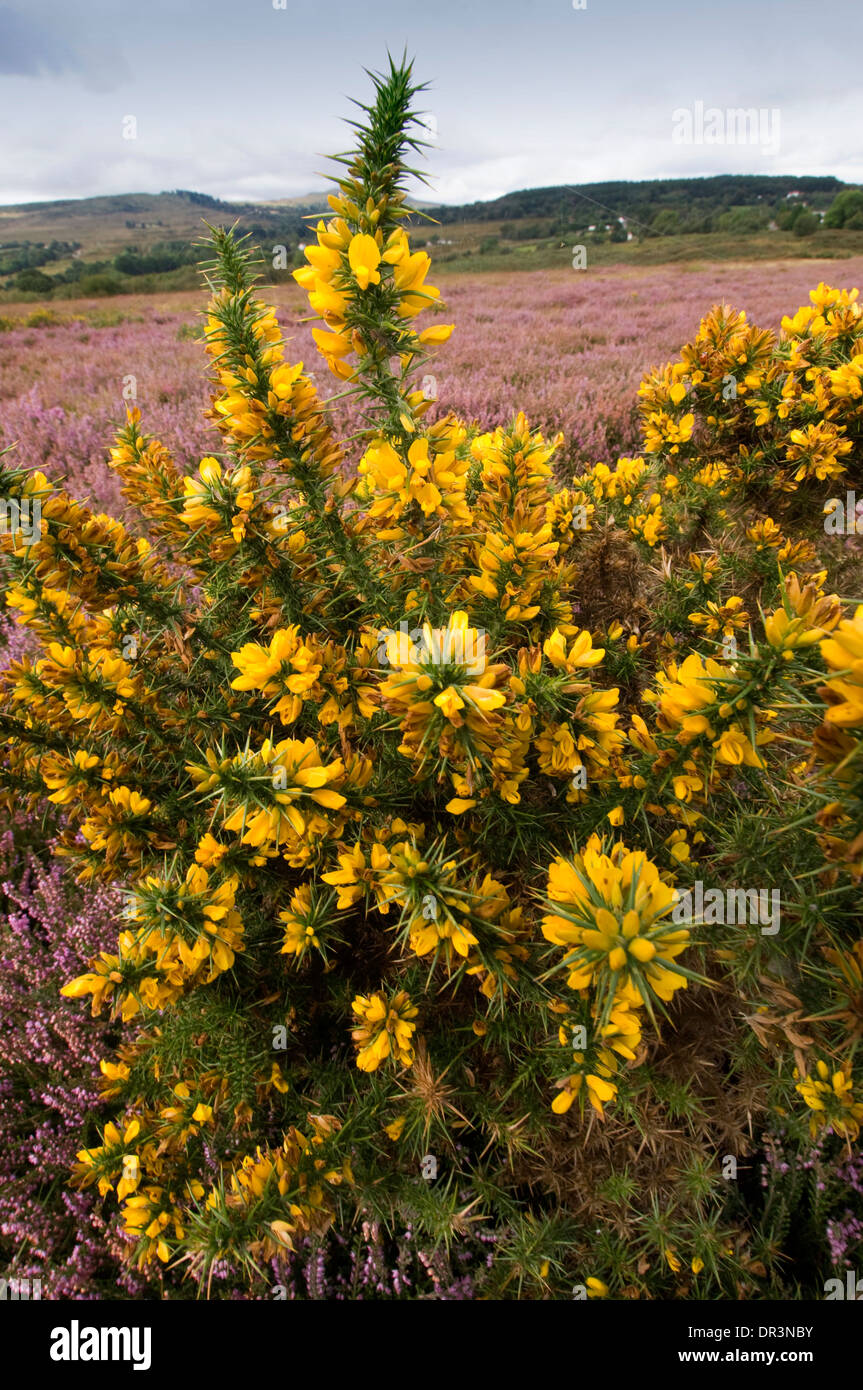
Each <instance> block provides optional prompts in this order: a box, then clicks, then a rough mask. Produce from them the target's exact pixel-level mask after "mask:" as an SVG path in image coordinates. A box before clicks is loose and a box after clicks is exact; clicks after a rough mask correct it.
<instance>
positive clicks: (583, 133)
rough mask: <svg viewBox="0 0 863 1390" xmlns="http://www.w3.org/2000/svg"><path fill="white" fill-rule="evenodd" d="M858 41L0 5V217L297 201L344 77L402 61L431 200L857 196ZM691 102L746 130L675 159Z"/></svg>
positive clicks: (809, 8) (303, 5)
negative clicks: (654, 182) (142, 204)
mask: <svg viewBox="0 0 863 1390" xmlns="http://www.w3.org/2000/svg"><path fill="white" fill-rule="evenodd" d="M581 2H582V0H576V3H581ZM282 3H284V4H285V8H284V9H281V8H278V9H277V8H275V5H277V4H282ZM861 41H863V4H861V3H860V0H717V3H706V0H653V3H651V0H585V8H583V9H575V8H574V3H573V0H328V2H327V0H8V3H4V0H0V121H2V131H3V139H2V145H0V203H14V202H25V201H36V200H40V199H49V198H62V197H84V196H87V195H90V194H96V193H125V192H151V193H158V192H161V191H162V190H164V189H171V188H189V189H194V190H197V191H200V192H203V193H209V194H212V195H214V196H216V197H224V198H229V199H246V198H248V199H258V198H261V199H265V198H279V197H292V196H295V195H297V194H302V193H306V192H309V191H310V190H313V189H319V188H321V186H322V183H321V179H320V177H319V174H320V173H321V171H323V170H324V169H325V167H326V166H325V161H324V160H323V159H322V157H321V154H322V153H332V152H334V151H337V150H340V149H343V148H345V144H346V139H347V138H349V137H347V136H346V131H345V128H344V127H343V126H341V124H340V119H339V118H340V117H344V116H347V115H350V114H351V108H350V103H349V97H351V96H357V97H360V98H363V99H364V98H366V97H367V95H368V91H369V83H368V79H367V78H366V76H365V74H364V72H363V68H364V67H367V68H379V67H380V66H381V65H382V64H383V63H384V62H385V60H386V50H387V48H389V49H390V50H392V51H393V52H394V53H397V54H401V52H402V50H403V48H404V47H405V45H406V46H407V49H408V52H409V53H410V54H413V55H414V56H415V58H416V69H415V70H416V73H417V75H418V76H419V77H420V78H422V79H423V80H427V81H429V82H430V83H431V84H432V85H431V90H430V91H429V93H428V95H427V98H426V102H425V105H426V107H427V109H428V111H429V112H430V113H431V115H432V117H433V119H434V124H435V127H436V132H437V141H436V145H435V148H434V149H433V150H431V151H430V152H429V157H428V172H429V176H430V178H431V180H432V182H433V186H434V190H435V194H436V196H437V197H438V198H439V199H440V200H441V201H443V202H463V201H469V200H473V199H475V198H493V197H496V196H497V195H499V194H501V193H506V192H508V191H510V190H512V189H518V188H530V187H540V186H542V185H547V184H557V183H589V182H596V181H599V180H603V179H644V178H660V177H668V178H675V177H683V176H687V175H696V174H716V173H772V174H777V173H793V174H835V175H836V176H837V177H839V178H842V179H847V180H849V181H851V182H863V140H861V132H863V84H861V78H860V75H859V74H860V61H859V54H860V51H861V47H863V43H861ZM699 102H700V103H702V104H703V108H704V110H705V114H707V113H709V111H710V110H711V109H713V110H714V111H719V112H720V113H722V114H723V118H724V113H725V112H727V111H728V110H731V109H736V108H741V107H745V108H758V109H760V110H763V112H764V116H763V121H764V125H763V127H762V132H761V135H760V136H759V138H758V140H756V142H755V143H751V144H750V143H743V142H738V143H705V142H704V141H703V140H702V141H699V140H698V139H697V138H696V137H697V135H698V128H697V125H693V130H692V135H693V138H692V140H691V141H690V142H688V143H686V142H680V141H679V140H675V139H674V138H673V132H674V129H675V116H674V113H675V112H678V113H679V112H680V111H681V110H687V111H693V112H694V111H695V108H696V103H699ZM777 112H778V118H777V117H776V115H775V114H774V113H777ZM128 117H134V118H135V127H136V138H135V139H127V138H124V129H125V130H126V131H129V130H131V129H132V126H131V125H130V123H129V122H128V120H127V119H126V118H128ZM713 119H714V124H713V127H712V129H713V131H714V132H717V131H718V132H719V133H722V132H723V130H725V132H726V133H727V134H732V135H733V133H734V132H733V131H731V130H730V129H729V127H728V126H727V125H726V126H723V124H722V122H721V121H720V122H719V124H717V123H716V118H715V117H714V118H713ZM676 120H677V127H676V128H677V130H678V133H680V132H681V131H683V125H682V122H681V118H680V117H679V115H678V117H677V118H676ZM777 136H778V140H777V138H776V137H777ZM425 196H426V197H428V196H430V195H429V194H426V195H425Z"/></svg>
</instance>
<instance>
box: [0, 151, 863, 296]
mask: <svg viewBox="0 0 863 1390" xmlns="http://www.w3.org/2000/svg"><path fill="white" fill-rule="evenodd" d="M416 206H417V207H418V208H419V211H418V213H417V214H416V216H415V217H414V218H413V219H412V220H413V223H414V232H415V245H416V246H417V247H422V246H425V245H428V246H429V247H434V249H435V259H436V262H437V263H438V265H443V266H446V267H447V268H450V267H451V268H452V269H468V268H472V267H473V266H477V267H478V268H482V269H486V270H489V269H503V268H507V269H513V270H514V269H528V268H530V267H532V266H536V267H538V266H540V265H556V264H559V263H560V264H562V263H563V262H564V260H565V259H567V258H568V257H569V256H571V254H572V251H571V248H572V246H573V245H574V244H576V243H583V244H589V245H590V246H591V248H592V249H591V257H592V264H597V263H599V262H600V261H603V260H607V259H609V258H611V259H614V260H620V259H623V260H640V261H648V260H649V261H651V262H652V263H656V262H658V261H659V260H663V259H668V260H680V259H691V258H692V257H693V256H697V257H699V258H702V259H703V258H705V257H706V258H707V259H711V258H713V259H728V258H730V257H734V256H746V255H749V256H750V257H752V256H754V257H756V258H762V257H770V256H774V257H778V258H782V257H784V256H788V255H791V256H799V255H812V254H819V255H829V256H842V255H847V254H851V253H852V252H855V251H856V250H857V249H858V248H857V246H856V241H855V244H854V245H853V246H852V245H851V238H852V237H853V236H854V235H855V234H856V236H857V238H858V239H860V238H861V237H863V192H861V191H860V190H855V189H852V188H850V187H849V186H847V185H846V184H843V183H842V182H841V181H840V180H839V179H835V178H832V177H828V176H825V177H819V178H814V177H806V178H794V177H792V176H783V175H779V176H767V175H733V174H724V175H718V176H716V177H713V178H705V179H650V180H643V181H641V182H620V181H618V182H608V183H593V184H581V185H577V186H573V187H569V186H566V185H558V186H555V187H552V188H532V189H523V190H521V191H519V192H515V193H507V194H505V195H504V196H503V197H501V198H495V199H492V200H490V201H488V202H475V203H468V204H464V205H462V206H458V207H454V206H451V205H438V206H434V205H430V204H428V203H418V204H417V205H416ZM327 211H328V208H327V203H326V200H325V199H324V198H323V197H320V198H316V197H315V195H313V194H308V195H306V200H305V201H304V200H303V199H279V200H274V201H271V202H266V203H233V202H226V201H222V200H220V199H218V198H212V197H210V196H209V195H207V194H205V193H195V192H192V191H190V190H188V189H175V190H174V191H173V192H168V193H155V194H154V193H129V194H117V195H114V196H111V197H99V198H80V199H76V198H66V199H63V200H60V201H57V202H47V203H25V204H20V205H18V206H15V207H0V300H4V301H14V300H22V299H23V300H25V301H27V300H40V301H41V300H46V299H73V298H90V297H92V296H94V295H96V296H98V295H112V294H123V293H132V292H138V293H143V294H150V293H154V292H162V291H169V290H174V289H178V290H179V289H191V288H194V287H197V285H198V284H199V283H200V280H199V273H198V269H197V264H198V262H199V261H200V260H201V259H202V257H203V255H204V252H203V251H202V247H201V239H202V237H203V236H204V235H205V223H207V222H209V223H213V224H216V225H221V226H226V225H233V224H235V223H236V224H237V225H238V226H239V228H240V230H241V231H244V232H248V233H249V234H250V235H251V236H252V238H253V240H254V241H255V242H256V243H257V244H258V245H259V246H260V248H261V251H262V253H263V257H264V263H265V265H267V263H268V262H271V264H272V269H270V268H269V266H268V268H267V276H268V278H269V279H272V280H273V281H275V282H279V281H280V280H286V279H287V278H288V277H289V276H290V273H291V270H292V269H293V268H294V267H296V266H298V265H301V264H303V263H304V260H303V254H302V251H301V249H300V248H301V247H302V245H303V243H304V242H306V241H307V240H309V239H310V235H311V232H310V226H309V219H312V220H314V219H315V218H317V217H318V216H320V215H321V214H322V213H326V212H327ZM430 219H431V222H435V221H436V222H437V223H438V224H440V225H439V227H438V228H437V229H435V228H434V227H433V226H432V225H431V224H430ZM659 238H661V239H662V240H661V241H659V240H657V239H659ZM804 239H805V240H804ZM567 248H569V249H567ZM477 257H481V258H482V260H481V263H480V262H479V261H478V260H477ZM507 258H509V259H507Z"/></svg>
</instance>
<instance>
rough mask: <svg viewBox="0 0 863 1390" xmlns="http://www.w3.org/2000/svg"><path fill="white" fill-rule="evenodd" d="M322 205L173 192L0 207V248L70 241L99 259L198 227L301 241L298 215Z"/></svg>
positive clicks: (322, 201) (197, 232) (192, 233)
mask: <svg viewBox="0 0 863 1390" xmlns="http://www.w3.org/2000/svg"><path fill="white" fill-rule="evenodd" d="M325 207H326V200H325V199H324V198H321V199H319V200H318V201H316V202H313V203H305V202H295V201H293V200H290V202H285V203H284V204H278V205H275V204H274V205H269V204H263V203H229V202H223V201H221V200H220V199H218V198H211V197H209V195H208V194H206V193H193V192H190V191H188V190H186V189H176V190H174V191H173V192H170V193H124V194H115V195H112V196H110V197H101V198H64V199H61V200H60V201H57V202H50V203H21V204H18V205H16V206H13V207H0V243H2V245H3V246H8V245H9V244H10V242H13V241H17V242H30V243H33V242H37V241H43V242H44V241H49V242H50V241H52V240H55V239H59V240H62V241H66V242H69V241H75V242H78V243H79V245H80V246H81V247H82V249H83V250H85V252H86V254H87V256H88V257H89V256H91V255H92V256H104V255H108V254H112V253H115V252H116V251H118V250H121V249H126V248H127V247H129V246H130V245H131V244H136V245H139V246H140V247H141V248H142V249H145V248H147V247H149V246H150V245H152V244H153V243H154V242H158V241H166V240H171V239H174V238H178V237H185V238H189V237H196V236H199V235H200V234H201V232H202V230H203V224H204V221H205V220H206V221H208V222H213V221H216V222H219V223H226V222H227V223H233V222H234V221H237V222H239V223H240V224H241V226H243V227H246V228H259V229H261V230H262V231H266V233H267V234H268V235H271V234H272V235H274V234H275V233H276V232H285V233H286V234H287V235H289V236H290V238H291V239H294V240H295V239H296V238H298V237H302V235H303V229H304V227H305V225H306V224H305V223H304V222H303V214H304V213H315V212H320V211H321V210H322V209H323V208H325Z"/></svg>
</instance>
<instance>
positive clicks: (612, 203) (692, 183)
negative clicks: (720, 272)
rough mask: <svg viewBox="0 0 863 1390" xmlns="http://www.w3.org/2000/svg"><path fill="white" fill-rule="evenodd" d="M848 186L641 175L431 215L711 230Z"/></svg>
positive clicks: (817, 202) (827, 201)
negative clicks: (754, 210)
mask: <svg viewBox="0 0 863 1390" xmlns="http://www.w3.org/2000/svg"><path fill="white" fill-rule="evenodd" d="M847 187H848V185H847V184H844V183H843V182H842V181H841V179H836V178H833V177H831V176H829V175H825V176H824V177H806V178H794V177H792V176H791V175H781V174H780V175H762V174H717V175H715V176H714V177H712V178H693V179H645V180H642V181H641V182H624V181H616V182H609V183H585V184H573V185H571V186H570V185H567V184H558V185H555V186H554V187H552V188H526V189H522V190H521V191H519V192H517V193H505V194H504V195H503V196H502V197H501V198H494V199H492V200H491V201H488V202H478V203H465V204H462V205H461V206H459V207H453V206H451V205H441V206H438V207H435V208H433V209H431V212H432V215H433V216H434V217H435V218H436V219H437V220H438V221H439V222H442V223H444V224H446V225H448V224H450V223H454V222H519V221H524V220H526V219H531V218H544V219H549V218H551V219H554V220H555V221H559V220H561V219H563V220H564V221H565V222H566V225H567V226H569V225H580V224H583V225H587V224H589V223H600V222H602V223H607V222H611V221H613V220H614V219H616V218H625V219H627V220H628V221H631V222H637V223H641V224H642V225H643V226H644V227H645V228H648V227H650V226H651V224H652V223H653V221H654V219H655V218H656V217H657V215H658V214H659V213H661V212H664V211H666V212H669V211H670V212H676V213H677V215H678V218H679V221H680V227H679V228H678V230H680V231H686V230H691V231H693V232H699V233H700V232H704V231H709V230H712V228H709V227H705V225H704V224H705V223H706V222H708V221H710V219H712V218H715V217H717V216H719V215H721V214H722V213H725V212H728V211H730V210H731V209H732V208H739V207H758V206H759V205H760V206H761V207H763V208H764V210H765V211H768V210H769V209H771V208H776V207H777V206H778V205H779V204H780V203H782V202H783V201H787V200H788V199H789V195H792V196H793V197H796V198H798V199H800V200H801V201H802V202H805V203H806V204H807V205H808V206H809V207H810V208H814V209H816V210H826V209H827V208H829V207H830V205H831V203H832V202H833V200H834V198H835V197H836V196H837V194H839V193H841V192H842V190H843V189H845V188H847Z"/></svg>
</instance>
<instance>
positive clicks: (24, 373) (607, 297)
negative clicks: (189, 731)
mask: <svg viewBox="0 0 863 1390" xmlns="http://www.w3.org/2000/svg"><path fill="white" fill-rule="evenodd" d="M831 277H832V278H831ZM822 278H827V279H829V280H830V281H831V283H841V284H843V285H855V284H859V283H860V282H861V280H863V257H858V258H854V259H850V260H845V261H842V262H841V263H839V264H837V263H835V262H820V261H808V260H801V261H782V262H777V263H775V264H773V263H764V262H759V263H758V264H754V265H745V264H739V263H727V262H726V263H722V264H717V265H709V266H679V265H675V266H662V267H659V268H650V269H646V270H633V269H630V268H621V267H613V268H609V269H605V270H595V271H587V272H577V271H574V270H572V271H534V272H527V271H524V272H514V273H512V274H506V275H504V274H483V275H476V276H469V275H462V274H458V275H451V276H445V275H441V276H440V277H439V279H440V285H441V292H442V297H443V300H444V303H445V306H446V308H445V312H444V319H445V321H449V320H454V321H455V322H456V324H457V328H456V332H455V333H454V334H453V335H452V337H451V339H450V340H449V342H448V343H446V344H444V345H443V346H442V347H441V348H440V350H439V353H438V356H437V358H436V361H435V366H434V369H433V371H434V376H435V381H436V389H437V406H436V408H435V411H434V412H433V414H442V413H443V412H444V411H446V410H454V411H455V412H456V413H457V414H458V415H459V416H460V417H461V418H464V419H467V420H476V421H477V422H478V423H479V424H480V425H482V426H483V427H485V428H491V427H494V426H497V425H501V424H504V423H506V422H507V420H509V419H510V418H511V417H512V416H513V415H514V414H515V413H516V411H518V410H519V409H521V410H524V412H525V413H526V415H527V416H528V419H529V420H530V421H531V423H532V424H534V425H536V426H537V427H538V428H541V429H542V430H543V431H545V432H548V433H552V434H553V433H555V432H557V431H558V430H562V431H563V434H564V444H563V448H562V450H561V455H560V457H561V459H562V461H563V462H564V463H565V464H566V463H569V464H573V465H577V464H584V463H593V462H596V461H598V460H600V459H602V460H606V461H608V460H611V459H612V458H613V457H614V456H615V455H617V454H623V455H626V454H635V453H637V452H638V450H639V428H638V419H637V412H636V390H637V387H638V384H639V382H640V381H641V379H642V377H643V375H644V374H645V372H646V371H647V370H648V369H649V368H650V367H651V366H654V365H657V364H659V363H661V362H664V361H666V360H669V359H670V358H672V357H673V356H674V354H675V353H676V352H677V351H678V349H679V348H680V346H681V344H683V343H684V342H686V341H687V340H688V339H689V338H690V337H691V336H692V335H693V333H694V332H695V330H696V329H697V327H698V324H699V322H700V320H701V318H702V317H703V315H704V314H705V313H706V312H707V310H708V309H709V308H710V307H711V305H713V304H714V303H726V304H731V305H732V306H733V307H735V308H739V309H743V310H745V311H746V313H747V316H748V318H749V320H750V322H754V323H756V324H757V325H758V326H759V327H764V328H774V329H775V328H778V326H779V323H780V320H781V318H782V316H783V315H784V314H787V313H788V312H789V311H791V309H792V308H796V307H797V306H798V305H800V304H803V303H805V302H806V301H807V297H808V294H809V291H810V289H812V287H813V286H814V285H815V284H817V282H818V280H819V279H822ZM272 300H273V302H274V304H275V305H276V306H277V308H278V313H279V322H280V324H281V326H282V328H283V330H284V332H285V334H286V336H287V337H288V338H289V340H290V346H289V352H290V354H291V358H292V360H296V359H302V360H303V361H304V362H305V365H306V367H307V368H308V369H309V375H310V376H311V378H312V379H313V380H316V381H317V383H318V384H319V386H320V389H321V391H322V393H323V394H333V392H334V390H335V387H334V386H333V384H332V381H331V378H329V374H328V373H327V372H326V370H325V368H324V367H323V364H322V363H321V360H320V357H319V355H318V353H317V351H316V349H315V347H314V343H313V342H312V337H311V331H310V329H311V326H310V324H309V323H308V322H307V321H304V318H306V315H307V309H306V308H305V306H304V301H303V298H302V296H301V294H300V292H299V291H298V290H295V289H293V288H285V287H277V288H276V289H275V290H274V291H273V292H272ZM200 305H201V296H200V295H198V294H193V293H182V294H174V295H163V296H157V297H155V298H153V299H147V298H144V297H137V296H135V297H124V298H120V299H115V300H112V301H111V303H110V304H109V305H106V304H105V303H104V301H98V300H90V301H77V302H73V303H70V304H68V305H67V304H64V305H63V306H62V307H59V308H58V307H52V308H51V309H47V308H46V309H43V310H40V309H38V308H34V306H33V305H27V306H14V308H13V309H11V310H9V311H8V313H7V316H6V318H5V319H4V323H5V324H6V325H8V327H7V331H6V332H5V333H3V334H2V335H0V349H2V351H0V431H2V439H3V442H4V443H6V444H11V443H16V444H17V446H18V455H19V457H20V458H21V460H22V461H23V462H24V463H26V464H27V465H28V466H29V467H34V468H41V469H43V470H44V471H45V472H46V473H47V474H48V475H49V476H50V477H52V478H53V477H55V476H58V475H59V474H61V473H63V474H65V475H66V476H67V477H68V478H69V480H70V482H71V483H72V485H73V491H75V490H76V489H77V490H81V491H82V492H83V493H85V494H86V495H88V496H90V497H92V498H93V499H95V500H97V501H98V502H99V505H100V506H102V507H104V508H106V509H107V510H108V511H110V512H112V513H114V514H118V515H119V514H122V511H123V504H122V500H121V498H120V493H119V486H118V483H117V481H116V478H114V477H113V476H112V475H111V473H110V470H109V469H108V468H107V467H106V464H105V457H106V454H107V450H108V448H109V447H110V444H111V442H112V439H113V432H114V429H115V427H116V425H117V424H118V423H119V422H120V421H121V420H122V418H123V415H124V409H125V407H124V401H123V389H124V381H125V382H126V387H127V393H128V392H129V391H134V396H133V397H131V399H134V401H135V403H136V404H137V405H138V406H139V407H140V408H141V411H142V414H143V416H144V420H145V423H146V427H147V429H148V430H149V431H151V432H152V433H153V434H155V436H156V437H157V438H158V439H161V440H162V442H163V443H164V444H166V445H167V447H168V448H170V450H171V451H172V453H173V454H174V455H175V457H176V460H177V462H178V464H179V465H180V467H181V468H183V470H184V471H188V470H189V469H191V468H192V467H193V466H196V465H197V463H198V461H199V460H200V458H201V457H202V456H203V455H204V454H206V453H208V452H209V451H211V450H213V449H214V448H216V447H217V442H218V440H217V435H216V432H215V430H214V428H212V427H210V426H209V425H208V423H207V421H206V420H205V419H204V418H203V416H202V410H203V409H204V408H205V407H207V406H208V405H209V391H208V387H207V384H206V382H205V381H204V380H203V379H202V377H201V363H202V360H203V348H202V346H201V343H200V342H198V341H196V340H195V337H194V334H195V333H196V332H197V331H198V325H199V324H200ZM28 321H35V322H36V326H33V327H27V326H26V325H27V323H28ZM130 377H133V378H134V382H132V383H131V385H130V384H129V383H128V378H130ZM341 409H342V413H343V417H344V419H345V425H346V428H347V429H348V430H350V429H351V427H352V426H354V425H355V423H356V412H355V411H354V410H352V408H351V404H350V403H349V402H345V403H344V404H343V406H342V408H341Z"/></svg>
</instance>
